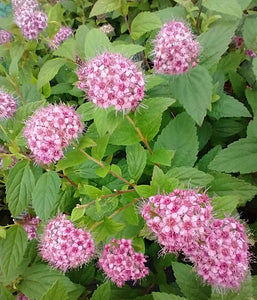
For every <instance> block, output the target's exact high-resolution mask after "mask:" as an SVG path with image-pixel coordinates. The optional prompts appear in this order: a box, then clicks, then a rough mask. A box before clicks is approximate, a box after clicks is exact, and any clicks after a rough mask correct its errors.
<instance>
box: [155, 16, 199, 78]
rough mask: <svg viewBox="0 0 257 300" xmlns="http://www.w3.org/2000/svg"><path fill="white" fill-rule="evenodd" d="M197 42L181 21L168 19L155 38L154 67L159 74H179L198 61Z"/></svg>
mask: <svg viewBox="0 0 257 300" xmlns="http://www.w3.org/2000/svg"><path fill="white" fill-rule="evenodd" d="M198 53H199V43H198V42H197V41H196V40H195V37H194V35H193V34H192V32H191V30H190V29H189V28H188V27H187V26H186V25H185V24H184V23H183V22H177V21H170V22H169V23H167V24H165V25H164V26H163V27H162V29H161V30H160V32H159V33H158V35H157V37H156V38H155V48H154V56H155V58H154V69H155V71H156V73H161V74H171V75H175V74H181V73H185V72H187V71H188V70H189V68H190V67H195V66H196V65H197V63H198V59H197V56H198Z"/></svg>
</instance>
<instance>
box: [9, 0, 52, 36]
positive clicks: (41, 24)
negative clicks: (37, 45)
mask: <svg viewBox="0 0 257 300" xmlns="http://www.w3.org/2000/svg"><path fill="white" fill-rule="evenodd" d="M12 5H13V9H14V18H15V22H16V24H17V25H18V26H19V27H20V28H21V30H22V34H23V35H24V37H26V38H27V39H29V40H34V39H37V38H38V35H39V33H40V31H43V30H44V29H46V27H47V21H48V18H47V15H46V14H45V13H44V12H42V11H40V10H39V5H38V3H37V1H35V0H12Z"/></svg>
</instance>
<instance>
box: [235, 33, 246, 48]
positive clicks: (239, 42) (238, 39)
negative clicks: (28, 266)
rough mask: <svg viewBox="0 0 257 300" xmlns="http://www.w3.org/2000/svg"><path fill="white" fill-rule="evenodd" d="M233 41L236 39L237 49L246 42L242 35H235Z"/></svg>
mask: <svg viewBox="0 0 257 300" xmlns="http://www.w3.org/2000/svg"><path fill="white" fill-rule="evenodd" d="M233 41H234V43H235V46H236V48H237V49H239V48H241V47H242V46H243V44H244V39H243V37H242V36H240V35H235V36H234V37H233Z"/></svg>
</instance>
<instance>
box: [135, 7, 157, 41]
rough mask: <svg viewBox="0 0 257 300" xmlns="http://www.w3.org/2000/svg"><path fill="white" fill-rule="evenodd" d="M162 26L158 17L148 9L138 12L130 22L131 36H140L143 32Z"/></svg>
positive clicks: (136, 37)
mask: <svg viewBox="0 0 257 300" xmlns="http://www.w3.org/2000/svg"><path fill="white" fill-rule="evenodd" d="M161 26H162V22H161V20H160V18H159V17H158V16H157V15H155V14H154V13H151V12H149V11H145V12H141V13H139V14H138V15H137V16H136V17H135V18H134V19H133V21H132V23H131V37H132V39H134V40H137V39H138V38H140V37H141V36H142V35H143V34H145V33H146V32H148V31H152V30H154V29H158V28H160V27H161Z"/></svg>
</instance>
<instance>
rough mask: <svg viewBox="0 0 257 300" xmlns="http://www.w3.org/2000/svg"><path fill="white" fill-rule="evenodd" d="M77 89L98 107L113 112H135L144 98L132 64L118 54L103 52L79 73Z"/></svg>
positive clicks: (137, 75)
mask: <svg viewBox="0 0 257 300" xmlns="http://www.w3.org/2000/svg"><path fill="white" fill-rule="evenodd" d="M77 73H78V77H79V84H78V88H79V89H81V90H84V91H86V92H87V93H88V96H89V99H90V100H91V101H92V102H93V103H95V104H96V105H97V106H99V107H103V108H108V107H110V106H114V107H115V110H116V111H119V110H123V111H130V110H135V108H136V107H137V106H138V105H139V102H140V101H141V100H142V99H143V98H144V90H145V82H144V78H143V74H142V72H140V71H139V70H138V69H137V67H136V66H135V65H134V64H133V62H132V61H130V60H129V59H127V58H126V57H123V56H122V55H121V54H118V53H109V52H105V53H104V54H101V55H98V56H97V57H95V58H93V59H92V60H90V61H89V62H88V64H83V65H82V66H81V67H80V68H79V70H78V72H77Z"/></svg>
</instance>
